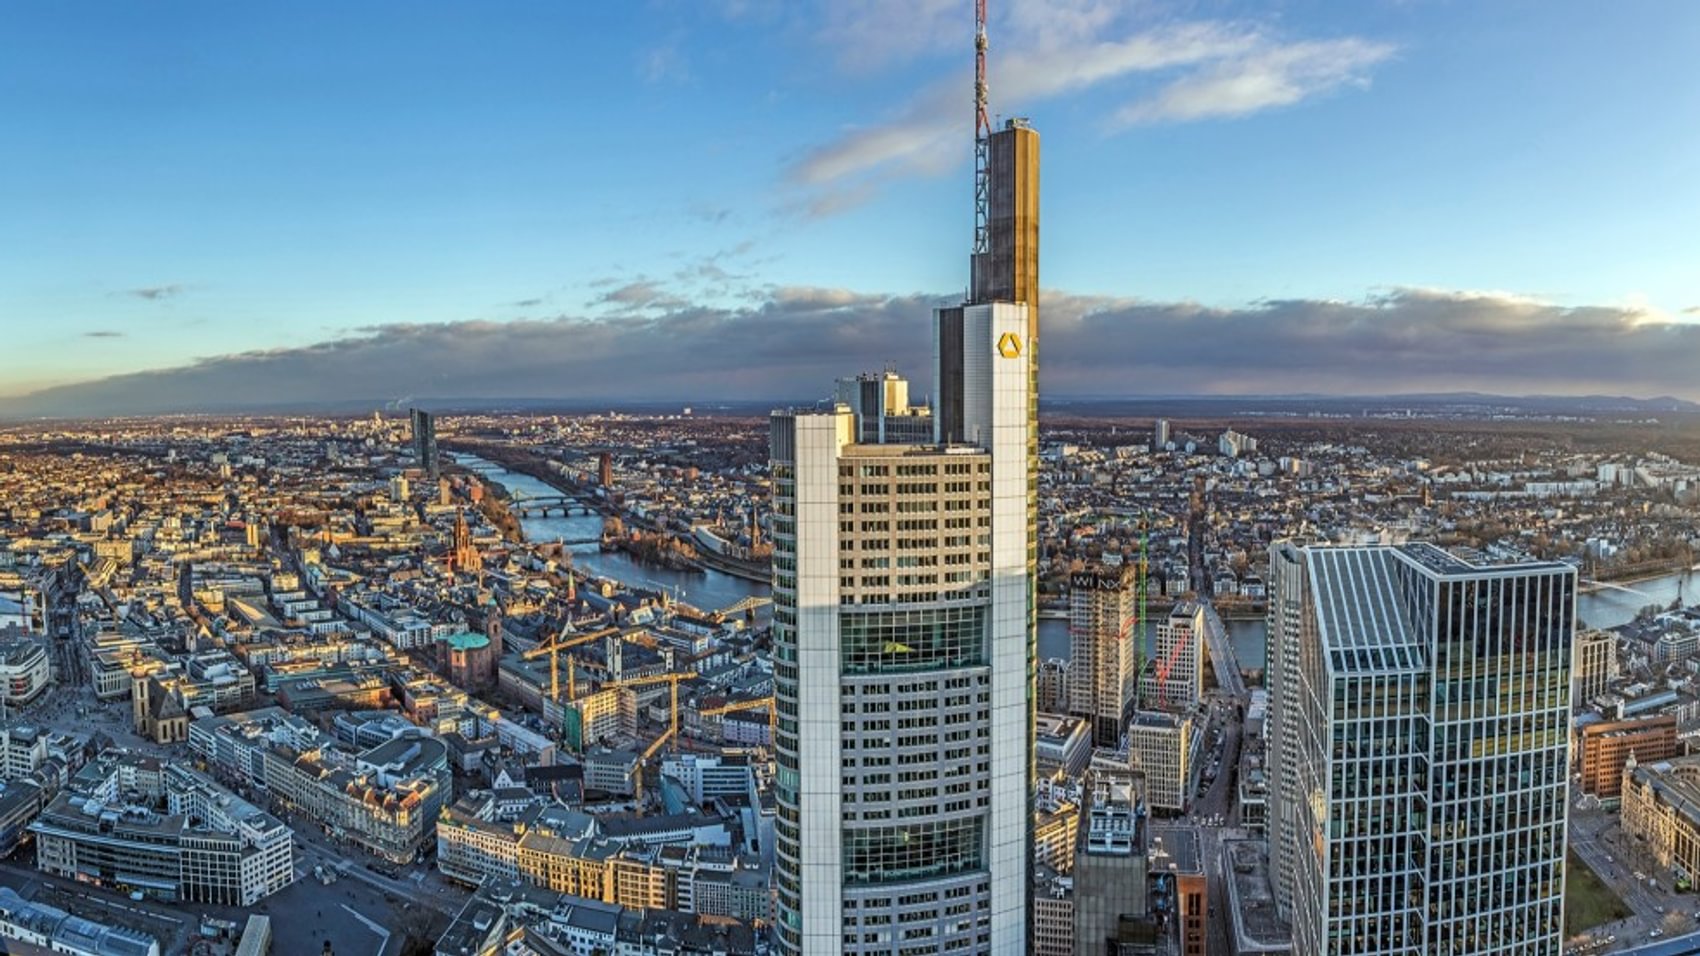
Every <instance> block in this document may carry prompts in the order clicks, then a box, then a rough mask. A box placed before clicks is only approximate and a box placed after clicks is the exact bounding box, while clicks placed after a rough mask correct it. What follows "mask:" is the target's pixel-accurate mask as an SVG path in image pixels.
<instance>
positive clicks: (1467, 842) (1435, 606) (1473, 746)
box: [1269, 542, 1576, 956]
mask: <svg viewBox="0 0 1700 956" xmlns="http://www.w3.org/2000/svg"><path fill="white" fill-rule="evenodd" d="M1270 570H1271V581H1272V584H1273V592H1272V593H1273V595H1274V599H1273V600H1272V602H1271V608H1270V625H1271V629H1270V634H1269V677H1270V722H1269V733H1270V743H1269V746H1270V753H1269V756H1270V776H1271V788H1270V791H1271V792H1270V808H1269V810H1270V813H1269V841H1270V853H1271V856H1272V858H1273V859H1272V864H1273V867H1274V875H1275V884H1276V885H1275V893H1276V904H1277V906H1278V907H1279V908H1280V909H1281V910H1282V911H1283V912H1284V913H1285V914H1286V915H1287V917H1288V918H1289V920H1290V922H1291V923H1292V927H1293V952H1294V954H1295V956H1315V954H1337V953H1338V954H1345V953H1387V954H1410V956H1417V954H1428V953H1447V954H1453V956H1477V954H1482V956H1485V954H1506V956H1510V954H1513V953H1515V954H1519V956H1549V954H1550V956H1557V954H1558V953H1559V952H1560V951H1561V948H1562V944H1563V936H1562V933H1563V915H1564V913H1563V909H1564V903H1563V892H1564V847H1565V826H1566V823H1567V820H1568V818H1567V807H1566V802H1565V796H1566V787H1567V779H1568V776H1569V764H1568V745H1567V744H1568V742H1567V727H1568V721H1569V697H1570V676H1571V673H1570V653H1571V651H1570V646H1571V640H1572V638H1573V636H1574V631H1575V620H1576V611H1575V608H1576V571H1575V569H1574V568H1571V567H1570V566H1568V565H1564V564H1557V563H1526V564H1516V565H1492V566H1489V565H1479V564H1473V563H1469V562H1466V561H1463V560H1461V559H1459V558H1456V557H1454V556H1453V555H1451V554H1449V553H1447V552H1445V551H1442V550H1440V549H1439V548H1436V547H1433V546H1431V545H1425V544H1413V545H1400V546H1384V547H1302V546H1299V545H1295V544H1292V543H1286V542H1283V543H1280V544H1277V545H1276V546H1275V548H1273V549H1272V553H1271V558H1270Z"/></svg>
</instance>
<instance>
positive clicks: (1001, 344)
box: [998, 332, 1021, 358]
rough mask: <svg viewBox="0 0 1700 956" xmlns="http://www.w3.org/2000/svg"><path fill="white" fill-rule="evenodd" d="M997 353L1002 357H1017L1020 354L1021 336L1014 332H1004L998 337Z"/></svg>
mask: <svg viewBox="0 0 1700 956" xmlns="http://www.w3.org/2000/svg"><path fill="white" fill-rule="evenodd" d="M998 354H999V355H1001V356H1003V357H1004V358H1019V357H1020V356H1021V336H1019V335H1016V334H1015V333H1014V332H1005V333H1004V334H1003V338H1000V339H998Z"/></svg>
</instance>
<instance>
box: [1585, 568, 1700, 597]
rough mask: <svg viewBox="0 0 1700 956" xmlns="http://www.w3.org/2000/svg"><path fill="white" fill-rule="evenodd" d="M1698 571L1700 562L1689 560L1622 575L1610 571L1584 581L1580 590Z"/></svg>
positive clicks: (1604, 588)
mask: <svg viewBox="0 0 1700 956" xmlns="http://www.w3.org/2000/svg"><path fill="white" fill-rule="evenodd" d="M1696 571H1700V564H1695V565H1690V564H1689V563H1688V562H1687V561H1678V562H1672V563H1670V564H1667V565H1665V566H1663V567H1660V568H1658V569H1656V570H1647V569H1644V568H1642V567H1637V568H1636V569H1635V570H1632V571H1629V572H1627V573H1626V574H1624V576H1622V577H1618V576H1616V575H1613V574H1609V573H1608V574H1602V575H1599V576H1598V577H1596V578H1594V579H1593V580H1592V581H1584V582H1582V584H1581V585H1580V590H1581V592H1582V593H1583V594H1588V593H1591V592H1593V591H1602V590H1608V589H1611V588H1613V586H1614V585H1615V586H1620V587H1621V586H1627V585H1631V584H1646V583H1647V582H1648V581H1658V580H1662V579H1664V578H1668V577H1673V576H1678V575H1681V576H1687V575H1691V574H1693V573H1694V572H1696Z"/></svg>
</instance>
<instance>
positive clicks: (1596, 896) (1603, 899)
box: [1564, 850, 1630, 939]
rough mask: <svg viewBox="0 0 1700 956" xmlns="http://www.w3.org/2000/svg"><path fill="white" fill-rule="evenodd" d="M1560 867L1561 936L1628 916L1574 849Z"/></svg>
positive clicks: (1609, 890) (1567, 936)
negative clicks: (1564, 863) (1561, 889)
mask: <svg viewBox="0 0 1700 956" xmlns="http://www.w3.org/2000/svg"><path fill="white" fill-rule="evenodd" d="M1567 860H1568V862H1567V865H1566V866H1565V868H1564V936H1565V938H1566V939H1568V938H1570V937H1572V936H1575V935H1577V934H1578V933H1586V932H1587V931H1588V930H1591V929H1593V928H1594V927H1596V926H1599V925H1601V924H1603V923H1609V922H1611V921H1612V920H1619V919H1623V918H1624V917H1626V916H1629V915H1630V911H1629V907H1628V906H1625V905H1624V903H1623V900H1622V899H1620V898H1619V897H1618V895H1617V894H1616V893H1613V892H1612V891H1611V887H1609V886H1607V885H1606V884H1605V881H1603V880H1601V879H1600V878H1599V876H1598V875H1597V874H1595V873H1594V871H1593V870H1591V869H1589V868H1588V865H1587V864H1586V863H1583V862H1582V860H1581V858H1580V857H1578V856H1577V855H1576V852H1575V851H1574V850H1572V851H1570V853H1569V854H1568V856H1567Z"/></svg>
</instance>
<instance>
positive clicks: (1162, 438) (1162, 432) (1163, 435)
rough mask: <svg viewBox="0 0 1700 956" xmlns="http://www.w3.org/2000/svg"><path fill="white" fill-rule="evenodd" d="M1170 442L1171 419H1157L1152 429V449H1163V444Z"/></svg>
mask: <svg viewBox="0 0 1700 956" xmlns="http://www.w3.org/2000/svg"><path fill="white" fill-rule="evenodd" d="M1168 443H1169V420H1168V419H1167V418H1159V419H1157V424H1156V425H1155V426H1153V427H1152V429H1151V450H1152V451H1162V450H1163V446H1165V445H1167V444H1168Z"/></svg>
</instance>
